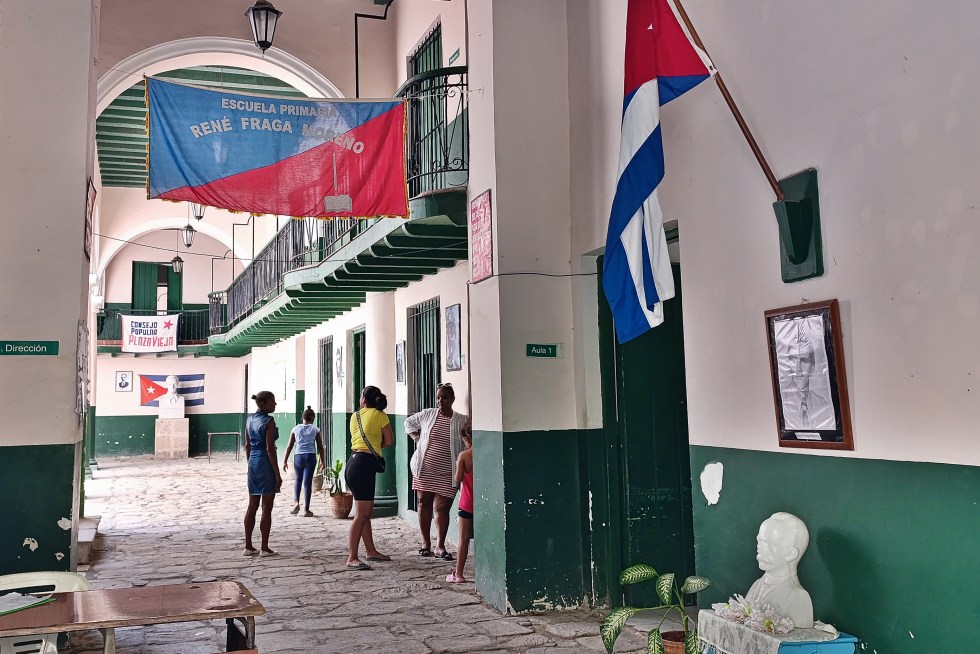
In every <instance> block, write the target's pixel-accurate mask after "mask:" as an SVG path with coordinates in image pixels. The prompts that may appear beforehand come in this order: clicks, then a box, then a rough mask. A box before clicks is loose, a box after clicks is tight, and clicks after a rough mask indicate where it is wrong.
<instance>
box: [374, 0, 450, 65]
mask: <svg viewBox="0 0 980 654" xmlns="http://www.w3.org/2000/svg"><path fill="white" fill-rule="evenodd" d="M392 14H393V15H394V17H395V47H394V56H395V67H396V68H395V70H396V71H397V74H398V81H399V82H403V81H405V79H407V78H408V66H407V64H408V57H409V56H410V55H411V54H412V53H413V52H415V49H416V48H418V46H419V45H421V43H422V39H423V38H425V36H426V34H428V32H429V29H430V28H431V27H433V26H434V25H435V23H436V22H438V23H439V24H440V25H442V65H443V66H449V58H450V57H451V56H452V54H453V53H454V52H455V51H456V49H457V48H458V49H459V58H458V59H456V60H455V61H454V62H453V63H452V65H453V66H465V65H466V61H467V59H466V3H465V1H464V0H449V2H432V0H399V1H398V2H396V3H395V4H393V5H392V6H391V9H390V10H389V12H388V16H389V20H390V18H391V16H392Z"/></svg>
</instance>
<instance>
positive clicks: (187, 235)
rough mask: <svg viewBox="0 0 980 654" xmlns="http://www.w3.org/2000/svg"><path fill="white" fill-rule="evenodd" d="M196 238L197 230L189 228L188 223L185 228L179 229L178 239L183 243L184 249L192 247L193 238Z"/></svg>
mask: <svg viewBox="0 0 980 654" xmlns="http://www.w3.org/2000/svg"><path fill="white" fill-rule="evenodd" d="M195 236H197V230H196V229H194V228H193V227H191V226H190V223H188V224H187V226H186V227H181V228H180V238H181V239H182V240H183V241H184V247H188V248H189V247H190V246H192V245H194V237H195Z"/></svg>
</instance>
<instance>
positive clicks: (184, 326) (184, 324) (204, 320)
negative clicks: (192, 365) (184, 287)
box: [96, 309, 209, 345]
mask: <svg viewBox="0 0 980 654" xmlns="http://www.w3.org/2000/svg"><path fill="white" fill-rule="evenodd" d="M175 313H176V314H179V315H180V319H179V320H178V321H177V344H178V345H200V344H202V343H207V342H208V331H209V330H208V310H207V309H191V310H187V311H141V310H119V309H103V310H102V311H100V312H99V314H98V317H97V325H96V326H97V329H98V340H99V342H100V343H103V344H107V345H111V344H115V343H116V342H122V321H121V320H120V319H119V316H120V315H123V314H125V315H127V316H164V315H173V314H175Z"/></svg>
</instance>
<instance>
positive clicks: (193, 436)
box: [95, 413, 285, 457]
mask: <svg viewBox="0 0 980 654" xmlns="http://www.w3.org/2000/svg"><path fill="white" fill-rule="evenodd" d="M187 418H188V419H189V421H190V424H189V430H190V443H189V447H188V449H189V450H190V452H189V453H190V455H191V456H199V455H202V454H206V453H207V451H208V432H209V431H211V432H216V431H242V429H243V426H244V422H243V416H242V414H240V413H205V414H188V415H187ZM155 429H156V416H96V418H95V454H96V456H97V457H103V456H134V455H139V454H153V452H154V433H155ZM243 437H244V434H243ZM284 447H285V446H284ZM211 449H212V451H214V452H234V450H235V441H234V439H233V438H231V437H227V436H225V437H218V438H215V439H213V440H212V445H211Z"/></svg>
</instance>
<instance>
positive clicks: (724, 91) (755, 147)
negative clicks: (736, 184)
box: [674, 0, 786, 201]
mask: <svg viewBox="0 0 980 654" xmlns="http://www.w3.org/2000/svg"><path fill="white" fill-rule="evenodd" d="M674 5H675V6H676V7H677V13H678V14H680V16H681V20H683V21H684V25H686V26H687V31H688V32H689V33H690V35H691V39H693V40H694V43H696V44H697V46H698V47H699V48H701V49H702V50H704V52H705V53H707V52H708V49H707V48H705V47H704V43H703V42H702V41H701V37H700V36H698V33H697V31H696V30H695V29H694V25H693V24H692V23H691V19H690V18H689V17H688V15H687V12H686V11H684V7H683V5H681V0H674ZM709 57H710V55H709ZM714 78H715V82H717V83H718V89H719V90H720V91H721V95H722V97H723V98H725V102H726V103H727V104H728V108H729V109H731V111H732V115H733V116H734V117H735V122H736V123H738V127H739V129H740V130H742V135H743V136H744V137H745V140H746V141H748V143H749V147H750V148H752V154H754V155H755V159H756V161H758V162H759V165H760V166H762V172H763V173H765V175H766V179H767V180H769V185H770V186H771V187H772V190H773V192H774V193H775V194H776V200H778V201H781V200H785V199H786V194H785V193H783V189H782V187H781V186H780V185H779V180H778V179H776V175H774V174H773V172H772V168H770V167H769V163H768V162H767V161H766V158H765V157H764V156H763V155H762V150H761V149H760V148H759V144H758V143H756V140H755V137H753V136H752V132H751V131H750V130H749V126H748V125H746V124H745V119H744V118H742V112H740V111H739V110H738V107H737V106H736V105H735V100H734V99H732V94H731V93H729V92H728V87H727V86H725V80H723V79H722V78H721V73H718V72H716V73H715V75H714Z"/></svg>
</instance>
